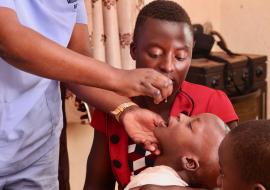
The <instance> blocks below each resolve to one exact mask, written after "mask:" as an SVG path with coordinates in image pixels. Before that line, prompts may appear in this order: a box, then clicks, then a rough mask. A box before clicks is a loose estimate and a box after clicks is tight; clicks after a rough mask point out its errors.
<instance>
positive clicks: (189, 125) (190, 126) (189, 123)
mask: <svg viewBox="0 0 270 190" xmlns="http://www.w3.org/2000/svg"><path fill="white" fill-rule="evenodd" d="M188 128H190V129H191V130H192V125H191V122H188Z"/></svg>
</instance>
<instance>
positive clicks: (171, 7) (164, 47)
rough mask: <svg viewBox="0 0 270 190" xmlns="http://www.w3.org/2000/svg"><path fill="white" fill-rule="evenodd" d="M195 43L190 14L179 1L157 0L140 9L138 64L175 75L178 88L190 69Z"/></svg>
mask: <svg viewBox="0 0 270 190" xmlns="http://www.w3.org/2000/svg"><path fill="white" fill-rule="evenodd" d="M192 47H193V34H192V27H191V22H190V18H189V16H188V15H187V13H186V12H185V10H184V9H183V8H182V7H181V6H179V5H178V4H177V3H175V2H172V1H166V0H156V1H153V2H151V3H149V4H147V5H146V6H145V7H144V8H143V9H142V10H141V11H140V13H139V15H138V17H137V21H136V25H135V30H134V36H133V43H132V44H131V48H130V50H131V56H132V58H133V59H134V60H136V66H137V68H146V67H148V68H153V69H156V70H157V71H159V72H161V73H163V74H164V75H166V76H168V77H169V78H171V79H172V80H173V82H174V89H175V90H176V89H178V87H179V86H180V85H181V84H182V82H183V80H184V79H185V77H186V74H187V72H188V69H189V66H190V62H191V56H192Z"/></svg>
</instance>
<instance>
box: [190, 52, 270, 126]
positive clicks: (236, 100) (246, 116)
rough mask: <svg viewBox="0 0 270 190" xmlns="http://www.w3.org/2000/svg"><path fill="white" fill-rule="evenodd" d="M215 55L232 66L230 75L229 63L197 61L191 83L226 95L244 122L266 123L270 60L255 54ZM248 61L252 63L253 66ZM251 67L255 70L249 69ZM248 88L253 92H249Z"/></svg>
mask: <svg viewBox="0 0 270 190" xmlns="http://www.w3.org/2000/svg"><path fill="white" fill-rule="evenodd" d="M213 55H215V56H218V57H222V58H223V59H226V60H227V61H228V62H229V64H230V70H229V74H228V72H227V73H224V66H225V63H219V62H216V61H211V60H208V59H193V60H192V63H191V66H190V69H189V73H188V75H187V81H190V82H193V83H197V84H202V85H205V86H208V87H211V88H215V89H220V90H223V91H224V92H226V94H227V95H228V96H229V98H230V100H231V101H232V103H233V105H234V108H235V110H236V112H237V114H238V116H239V118H240V122H242V121H246V120H250V119H257V118H258V119H265V118H266V115H267V109H266V106H267V102H266V101H267V83H266V81H265V79H266V74H267V73H266V70H267V69H266V61H267V57H266V56H264V55H253V54H246V55H244V54H243V55H241V56H234V57H229V56H228V55H226V54H224V53H221V52H215V53H213ZM248 57H249V58H250V60H251V62H249V63H248ZM248 64H250V65H251V66H250V67H249V66H248ZM250 68H251V69H250ZM228 77H229V78H228ZM247 80H249V81H247ZM250 80H251V81H250ZM225 83H226V87H225ZM247 88H248V89H249V90H248V91H245V89H247ZM237 89H238V90H237ZM239 92H242V94H241V93H239Z"/></svg>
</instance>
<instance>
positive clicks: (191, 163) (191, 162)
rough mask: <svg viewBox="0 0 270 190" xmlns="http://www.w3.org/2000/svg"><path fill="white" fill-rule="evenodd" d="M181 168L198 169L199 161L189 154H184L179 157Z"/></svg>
mask: <svg viewBox="0 0 270 190" xmlns="http://www.w3.org/2000/svg"><path fill="white" fill-rule="evenodd" d="M181 163H182V168H183V169H184V170H187V171H191V172H194V171H196V170H197V169H199V167H200V165H199V161H198V159H197V158H194V157H191V156H184V157H182V158H181Z"/></svg>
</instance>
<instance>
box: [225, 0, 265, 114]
mask: <svg viewBox="0 0 270 190" xmlns="http://www.w3.org/2000/svg"><path fill="white" fill-rule="evenodd" d="M269 10H270V1H269V0H259V1H254V0H221V7H220V19H221V20H220V27H221V33H222V34H223V36H224V37H225V38H226V41H227V45H228V46H229V47H230V48H231V49H232V50H235V51H236V52H245V53H256V54H265V55H267V56H268V65H267V66H268V77H267V79H268V89H269V87H270V65H269V63H270V12H269ZM269 92H270V91H269ZM269 99H270V94H269V93H268V118H270V101H269Z"/></svg>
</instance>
